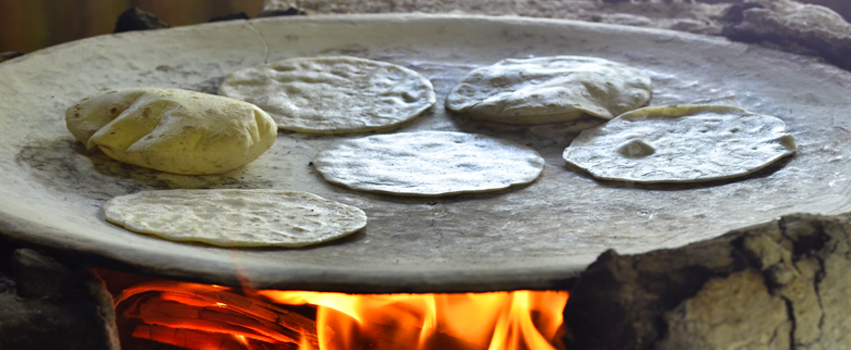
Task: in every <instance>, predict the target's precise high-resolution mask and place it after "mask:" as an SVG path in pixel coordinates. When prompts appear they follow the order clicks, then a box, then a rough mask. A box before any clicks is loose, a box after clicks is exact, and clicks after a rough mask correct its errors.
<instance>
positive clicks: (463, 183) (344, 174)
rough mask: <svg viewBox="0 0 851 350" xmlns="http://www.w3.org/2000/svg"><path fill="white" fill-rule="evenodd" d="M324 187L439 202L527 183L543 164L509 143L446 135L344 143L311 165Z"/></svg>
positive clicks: (422, 134)
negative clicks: (441, 198)
mask: <svg viewBox="0 0 851 350" xmlns="http://www.w3.org/2000/svg"><path fill="white" fill-rule="evenodd" d="M313 164H314V165H315V166H316V170H317V171H319V173H320V174H322V176H323V177H324V178H325V180H326V181H328V182H331V183H335V184H339V185H343V186H345V187H348V188H351V189H354V190H359V191H370V192H381V193H386V194H394V195H408V196H442V195H451V194H459V193H470V192H486V191H495V190H500V189H504V188H508V187H510V186H514V185H519V184H525V183H530V182H532V181H534V180H535V179H536V178H538V176H539V175H540V174H541V171H542V170H543V167H544V159H543V158H541V156H540V155H539V154H538V152H536V151H535V150H533V149H531V148H529V147H526V146H521V145H518V144H516V143H514V142H511V141H507V140H501V139H495V138H490V137H486V136H482V135H475V134H467V133H462V132H449V131H421V132H409V133H397V134H389V135H376V136H369V137H365V138H360V139H353V140H345V141H341V142H339V143H337V144H336V145H335V146H333V147H332V148H330V149H327V150H325V151H322V152H320V153H319V155H317V156H316V159H314V161H313Z"/></svg>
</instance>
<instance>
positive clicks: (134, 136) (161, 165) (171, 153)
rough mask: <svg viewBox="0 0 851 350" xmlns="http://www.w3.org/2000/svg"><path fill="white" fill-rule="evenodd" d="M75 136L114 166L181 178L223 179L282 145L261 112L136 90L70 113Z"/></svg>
mask: <svg viewBox="0 0 851 350" xmlns="http://www.w3.org/2000/svg"><path fill="white" fill-rule="evenodd" d="M65 123H66V125H67V127H68V130H69V131H71V134H73V135H74V137H76V138H77V139H78V140H80V141H81V142H83V143H84V144H85V145H86V147H87V148H88V149H92V148H94V147H95V146H97V147H98V148H100V149H101V150H102V151H103V152H104V153H106V155H108V156H110V157H112V158H113V159H115V160H118V161H121V162H124V163H130V164H135V165H138V166H142V167H146V168H151V169H156V170H161V171H165V172H170V173H176V174H186V175H206V174H218V173H224V172H227V171H229V170H233V169H235V168H238V167H241V166H243V165H245V164H248V163H251V162H252V161H254V160H255V159H257V157H258V156H260V154H262V153H263V152H266V150H268V149H269V148H270V147H272V144H273V143H274V142H275V138H276V137H277V128H276V127H275V121H274V120H272V118H271V117H269V115H268V114H266V113H265V112H263V111H262V110H261V109H260V108H258V107H257V106H254V105H252V104H250V103H246V102H243V101H239V100H235V99H231V98H227V97H222V96H216V95H210V94H204V93H200V92H194V91H187V90H179V89H160V88H136V89H122V90H112V91H108V92H106V93H103V94H101V95H98V96H95V97H91V98H87V99H84V100H82V101H80V102H79V103H77V104H75V105H73V106H71V107H70V108H68V110H67V111H66V112H65Z"/></svg>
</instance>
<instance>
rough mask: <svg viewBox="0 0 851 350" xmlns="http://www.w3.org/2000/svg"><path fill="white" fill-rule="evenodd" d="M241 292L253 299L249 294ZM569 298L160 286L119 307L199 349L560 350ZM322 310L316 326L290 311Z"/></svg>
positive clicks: (162, 337)
mask: <svg viewBox="0 0 851 350" xmlns="http://www.w3.org/2000/svg"><path fill="white" fill-rule="evenodd" d="M240 293H246V294H248V296H245V295H242V294H240ZM567 298H568V293H567V292H550V291H544V292H537V291H515V292H495V293H466V294H388V295H349V294H341V293H320V292H299V291H294V292H284V291H271V290H266V291H253V292H250V291H241V290H238V289H232V288H227V287H221V286H210V285H202V284H195V283H183V282H169V281H156V282H147V283H142V284H138V285H136V286H133V287H131V288H128V289H126V290H125V291H124V293H122V294H121V295H120V296H118V297H117V300H116V303H117V305H118V307H117V310H118V311H120V312H121V315H122V316H124V317H126V318H131V319H138V320H140V321H141V322H139V323H138V324H137V325H136V326H135V327H136V328H135V330H134V331H133V336H134V337H138V338H144V339H151V340H155V341H158V342H161V343H167V344H172V345H175V346H179V347H184V348H187V349H193V350H212V349H292V350H348V349H361V348H369V349H375V350H383V349H387V350H390V349H394V350H395V349H414V350H430V349H441V350H453V349H458V350H462V349H463V350H479V349H480V350H526V349H528V350H550V349H556V348H562V346H561V344H560V338H561V334H560V333H559V332H560V329H561V325H562V310H563V309H564V305H565V303H567ZM298 305H308V306H312V307H315V309H316V319H315V321H314V320H312V319H310V318H309V317H305V316H303V315H301V314H299V313H296V312H293V311H288V310H287V307H288V306H289V308H296V306H298Z"/></svg>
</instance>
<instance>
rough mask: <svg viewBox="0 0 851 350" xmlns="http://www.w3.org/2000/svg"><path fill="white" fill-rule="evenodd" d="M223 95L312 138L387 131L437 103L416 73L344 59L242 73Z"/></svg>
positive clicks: (263, 67) (268, 66) (287, 63)
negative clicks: (314, 135) (248, 103)
mask: <svg viewBox="0 0 851 350" xmlns="http://www.w3.org/2000/svg"><path fill="white" fill-rule="evenodd" d="M219 94H220V95H224V96H229V97H233V98H237V99H240V100H243V101H247V102H251V103H253V104H256V105H258V106H260V108H263V110H265V111H266V112H268V113H269V114H270V115H271V116H272V118H274V119H275V121H276V122H277V123H278V127H279V128H281V129H286V130H292V131H297V132H302V133H311V134H339V133H351V132H364V131H370V130H378V129H385V128H389V127H392V126H396V125H399V124H401V123H404V122H406V121H408V120H411V119H413V118H415V117H416V116H418V115H420V114H421V113H422V112H423V111H425V110H426V109H428V108H429V107H431V106H432V105H433V104H434V103H435V101H436V99H435V96H434V89H433V88H432V85H431V82H429V81H428V79H426V78H424V77H423V76H421V75H420V74H419V73H417V72H415V71H413V70H410V69H408V68H405V67H401V66H397V65H395V64H390V63H386V62H378V61H372V60H366V59H362V58H355V57H345V56H338V57H315V58H292V59H287V60H283V61H279V62H275V63H271V64H266V65H261V66H257V67H252V68H247V69H243V70H240V71H237V72H234V73H232V74H230V75H229V76H228V77H227V78H226V79H225V81H224V82H223V83H222V85H221V86H220V87H219Z"/></svg>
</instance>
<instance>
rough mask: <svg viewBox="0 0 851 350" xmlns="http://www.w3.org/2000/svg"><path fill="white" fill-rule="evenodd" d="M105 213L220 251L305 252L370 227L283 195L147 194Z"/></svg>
mask: <svg viewBox="0 0 851 350" xmlns="http://www.w3.org/2000/svg"><path fill="white" fill-rule="evenodd" d="M103 212H104V215H105V216H106V220H107V221H109V222H112V223H114V224H116V225H119V226H123V227H124V228H126V229H128V230H130V231H133V232H138V233H146V234H150V235H155V236H158V237H161V238H165V239H168V240H172V241H193V242H203V243H207V244H212V245H216V246H222V247H303V246H307V245H311V244H317V243H322V242H326V241H330V240H334V239H337V238H341V237H344V236H347V235H349V234H352V233H354V232H357V231H358V230H360V229H362V228H363V227H364V226H366V223H367V217H366V214H365V213H364V212H363V211H362V210H360V209H358V208H356V207H353V206H349V205H345V204H342V203H338V202H335V201H332V200H328V199H324V198H322V197H319V196H317V195H315V194H312V193H307V192H300V191H279V190H237V189H216V190H182V189H181V190H165V191H143V192H137V193H134V194H130V195H125V196H119V197H115V198H112V199H110V200H109V201H108V202H107V203H106V204H104V206H103Z"/></svg>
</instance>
